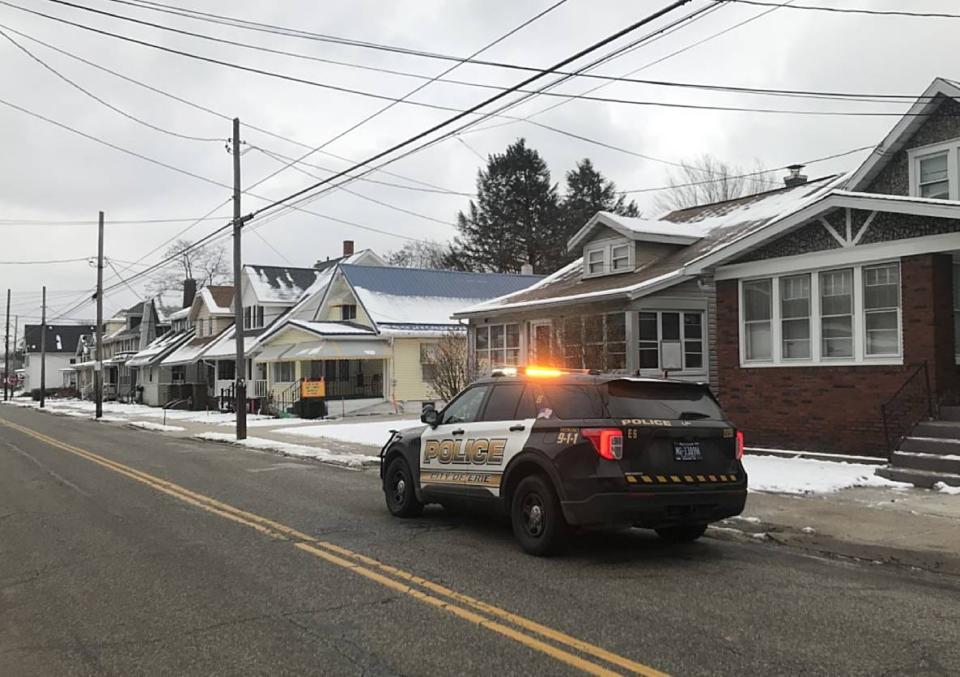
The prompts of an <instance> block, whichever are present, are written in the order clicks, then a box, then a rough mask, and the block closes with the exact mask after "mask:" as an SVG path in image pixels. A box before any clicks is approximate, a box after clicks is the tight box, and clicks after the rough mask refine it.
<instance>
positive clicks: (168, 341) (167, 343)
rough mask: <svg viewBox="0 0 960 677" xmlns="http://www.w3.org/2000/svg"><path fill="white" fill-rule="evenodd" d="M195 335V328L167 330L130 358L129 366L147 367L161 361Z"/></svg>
mask: <svg viewBox="0 0 960 677" xmlns="http://www.w3.org/2000/svg"><path fill="white" fill-rule="evenodd" d="M192 337H193V330H192V329H191V330H186V331H178V332H167V333H166V334H164V335H162V336H159V337H157V338H155V339H154V340H153V341H151V342H150V344H149V345H148V346H147V347H146V348H144V349H143V350H141V351H140V352H139V353H137V354H136V355H134V356H133V357H131V358H130V360H129V361H128V362H127V366H130V367H146V366H149V365H151V364H154V363H155V362H158V361H160V360H161V359H163V358H164V357H166V356H167V355H169V354H170V353H171V352H173V351H174V350H176V349H177V348H178V347H179V346H181V345H182V344H183V343H184V342H186V341H189V340H190V339H191V338H192Z"/></svg>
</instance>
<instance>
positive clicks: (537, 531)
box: [510, 475, 569, 556]
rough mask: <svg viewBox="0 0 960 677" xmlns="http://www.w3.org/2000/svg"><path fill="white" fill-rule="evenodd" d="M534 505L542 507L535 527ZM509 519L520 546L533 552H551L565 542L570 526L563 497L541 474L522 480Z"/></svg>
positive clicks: (513, 499) (511, 504) (540, 554)
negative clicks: (532, 512)
mask: <svg viewBox="0 0 960 677" xmlns="http://www.w3.org/2000/svg"><path fill="white" fill-rule="evenodd" d="M531 507H536V508H539V513H538V514H539V516H540V519H541V521H540V523H539V525H538V528H534V529H531V527H530V519H529V513H530V509H531ZM510 522H511V524H512V526H513V534H514V536H516V538H517V540H518V541H520V547H522V548H523V549H524V550H525V551H526V552H527V553H529V554H531V555H538V556H544V555H552V554H554V553H556V552H558V551H559V550H561V549H562V548H563V546H564V545H565V544H566V541H567V537H568V532H569V528H568V527H567V522H566V520H565V519H564V518H563V510H561V508H560V500H559V499H558V498H557V493H556V492H555V491H554V490H553V487H552V486H551V485H550V482H549V481H548V480H547V479H546V478H544V477H542V476H540V475H530V476H528V477H525V478H524V479H522V480H520V483H519V484H518V485H517V488H516V489H515V490H514V492H513V496H512V498H511V500H510Z"/></svg>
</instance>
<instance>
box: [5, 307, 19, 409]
mask: <svg viewBox="0 0 960 677" xmlns="http://www.w3.org/2000/svg"><path fill="white" fill-rule="evenodd" d="M3 326H4V336H3V401H4V402H6V401H7V400H8V399H10V398H9V396H8V392H9V391H8V387H7V381H8V380H9V379H10V290H9V289H7V321H6V323H5V324H4V325H3ZM14 339H16V336H14Z"/></svg>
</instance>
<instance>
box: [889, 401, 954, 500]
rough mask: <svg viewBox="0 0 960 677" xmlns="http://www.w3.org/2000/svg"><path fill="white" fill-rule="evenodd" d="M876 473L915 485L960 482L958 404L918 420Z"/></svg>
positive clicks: (929, 485) (952, 484) (925, 485)
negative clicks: (930, 418) (932, 417)
mask: <svg viewBox="0 0 960 677" xmlns="http://www.w3.org/2000/svg"><path fill="white" fill-rule="evenodd" d="M877 474H878V475H880V476H881V477H886V478H887V479H891V480H896V481H898V482H911V483H913V484H914V485H915V486H918V487H926V488H930V487H932V486H933V485H934V484H936V483H937V482H943V483H944V484H948V485H951V486H960V407H957V406H949V407H941V408H940V420H937V421H923V422H921V423H918V424H917V426H916V427H915V428H914V429H913V430H912V431H911V433H910V435H909V436H908V437H905V438H904V439H903V440H902V441H901V442H900V447H899V448H898V449H897V450H896V451H895V452H894V453H893V455H892V456H891V457H890V464H889V465H887V466H885V467H883V468H880V469H878V470H877Z"/></svg>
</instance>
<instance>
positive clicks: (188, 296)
mask: <svg viewBox="0 0 960 677" xmlns="http://www.w3.org/2000/svg"><path fill="white" fill-rule="evenodd" d="M196 295H197V281H196V280H193V279H191V278H189V277H188V278H187V279H186V280H184V281H183V307H184V308H189V307H190V306H192V305H193V298H194V297H195V296H196Z"/></svg>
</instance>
